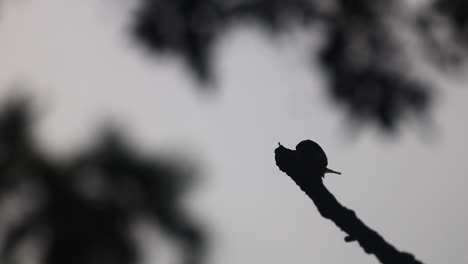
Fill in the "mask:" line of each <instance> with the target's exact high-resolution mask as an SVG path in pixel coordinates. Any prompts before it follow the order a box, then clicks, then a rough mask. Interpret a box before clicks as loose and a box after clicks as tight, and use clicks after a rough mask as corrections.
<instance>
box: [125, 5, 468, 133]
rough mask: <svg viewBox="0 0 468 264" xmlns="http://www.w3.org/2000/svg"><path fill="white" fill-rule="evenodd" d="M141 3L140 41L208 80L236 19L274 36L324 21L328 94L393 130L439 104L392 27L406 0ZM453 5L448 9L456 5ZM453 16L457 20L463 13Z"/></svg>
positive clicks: (323, 59)
mask: <svg viewBox="0 0 468 264" xmlns="http://www.w3.org/2000/svg"><path fill="white" fill-rule="evenodd" d="M141 1H142V4H141V8H140V12H138V13H137V16H136V18H135V27H134V34H135V36H136V37H137V39H138V40H140V41H141V42H142V43H143V44H144V45H145V46H146V47H150V48H151V49H152V50H155V51H159V52H168V53H172V54H174V53H175V54H180V55H182V56H183V57H185V58H186V60H187V61H188V62H189V64H190V65H191V66H192V68H193V69H194V71H195V72H196V73H197V75H198V76H199V77H200V80H210V79H211V78H210V76H211V75H212V73H211V70H210V68H211V66H210V64H211V59H210V58H211V52H210V51H211V48H212V46H213V45H214V43H215V40H216V39H219V38H220V37H221V35H222V34H223V32H224V31H226V29H228V28H229V27H230V25H232V24H235V23H238V22H242V21H252V22H253V23H258V24H260V25H263V26H264V28H265V29H267V30H268V31H270V32H271V33H272V34H280V33H282V32H284V31H286V30H288V29H289V28H291V27H292V26H299V25H302V26H312V25H314V24H321V25H324V26H325V28H326V29H327V33H326V34H324V35H323V37H324V38H325V39H326V41H325V42H326V44H325V46H324V47H323V49H322V50H321V55H320V56H319V58H320V63H321V65H322V66H323V67H324V69H325V70H326V71H325V72H326V73H327V75H328V77H329V79H330V82H329V83H330V85H329V89H328V90H329V93H328V94H329V95H330V96H331V97H332V98H334V99H335V101H336V102H338V103H340V104H341V105H343V106H344V109H345V110H346V112H348V113H350V114H351V116H352V117H354V118H357V119H360V120H364V121H370V122H374V123H377V124H379V126H380V127H383V128H384V131H389V132H392V131H395V130H396V129H397V128H398V125H399V123H401V122H400V121H402V120H404V119H405V118H406V117H407V116H408V115H411V114H417V115H421V114H425V113H427V110H428V108H429V106H430V105H431V101H432V100H431V93H430V92H429V89H427V88H428V87H429V86H430V85H429V82H428V81H425V80H421V79H419V78H416V77H415V76H414V75H412V74H411V72H412V68H411V66H410V64H411V63H410V62H409V60H408V56H407V54H406V53H405V50H406V49H405V44H404V43H403V42H402V40H401V38H400V37H399V36H398V34H396V33H395V28H393V27H392V23H391V22H392V21H398V20H399V19H401V18H400V17H399V13H400V11H401V9H402V4H403V3H404V1H399V0H392V1H383V0H377V1H375V0H374V1H372V0H352V1H349V0H336V1H328V0H282V1H281V0H231V1H216V0H177V1H169V0H141ZM442 2H444V3H445V2H447V1H442ZM449 2H450V1H449ZM455 2H457V3H461V2H463V1H455ZM452 5H453V4H452ZM452 5H450V4H448V6H450V7H444V8H442V7H441V8H440V9H441V10H453V9H456V8H452V7H451V6H452ZM460 5H461V4H458V6H457V7H460ZM456 10H459V9H456ZM463 10H466V9H463ZM460 13H461V12H460ZM449 14H450V15H451V17H457V21H458V20H460V19H458V17H459V16H462V15H457V16H455V15H453V12H452V11H450V12H449ZM463 14H464V13H463ZM415 21H416V20H415ZM414 23H417V22H414ZM311 53H312V52H311Z"/></svg>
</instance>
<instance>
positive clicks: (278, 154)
mask: <svg viewBox="0 0 468 264" xmlns="http://www.w3.org/2000/svg"><path fill="white" fill-rule="evenodd" d="M278 145H279V147H278V148H277V149H276V150H275V159H276V164H277V165H278V167H279V168H280V170H282V171H284V172H286V173H287V174H295V175H297V174H307V175H312V176H313V177H316V178H323V177H324V176H325V174H326V173H334V174H339V175H341V172H337V171H334V170H332V169H329V168H328V167H327V166H328V159H327V155H326V154H325V152H324V151H323V149H322V148H321V147H320V145H319V144H317V143H316V142H314V141H312V140H309V139H308V140H303V141H301V142H300V143H299V144H297V146H296V150H290V149H287V148H285V147H284V146H283V145H281V143H279V142H278Z"/></svg>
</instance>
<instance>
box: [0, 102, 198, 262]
mask: <svg viewBox="0 0 468 264" xmlns="http://www.w3.org/2000/svg"><path fill="white" fill-rule="evenodd" d="M29 105H30V104H29V103H28V101H27V100H25V99H20V98H17V99H15V100H12V101H10V102H9V103H8V104H7V105H6V107H5V108H4V109H3V111H2V112H1V113H0V150H1V152H0V154H1V156H0V204H5V203H6V202H8V197H14V195H19V196H21V195H25V193H24V192H22V191H21V190H24V189H25V188H26V189H27V190H28V191H27V192H26V197H25V201H26V202H25V203H20V204H18V205H16V206H15V211H18V212H22V213H21V214H20V215H21V217H19V219H17V220H16V221H14V223H12V224H11V225H8V228H6V229H4V230H3V231H4V233H5V234H1V237H3V238H4V241H3V243H1V242H0V245H2V247H1V251H0V253H1V255H0V263H10V262H9V261H12V260H13V259H15V254H17V252H19V249H21V246H22V245H24V244H25V243H26V242H27V241H28V239H33V238H35V239H40V241H42V242H43V243H42V242H41V244H44V245H45V246H41V247H40V248H41V249H42V250H41V252H40V255H41V256H42V257H43V263H47V264H63V263H69V264H98V263H99V264H105V263H112V264H119V263H121V264H132V263H138V260H139V256H140V253H141V251H140V250H139V248H138V247H137V245H138V243H137V242H138V241H137V239H138V237H136V236H135V234H134V232H133V233H132V228H133V227H134V225H135V224H136V223H137V222H138V221H139V220H145V221H146V220H149V221H150V222H151V223H152V224H153V227H154V228H159V229H161V230H162V231H163V233H166V234H167V237H169V238H170V239H173V240H174V241H176V242H177V244H178V245H180V258H181V259H182V262H181V263H187V264H197V263H202V258H203V251H204V245H205V239H204V232H203V231H202V229H200V227H199V225H198V224H197V223H195V221H193V220H192V219H191V217H190V215H189V214H188V213H187V212H186V211H185V209H183V207H182V200H181V198H182V197H183V194H184V193H185V192H186V191H187V187H189V186H190V182H192V181H193V180H194V177H193V175H192V174H193V173H192V172H191V171H190V170H189V169H181V168H182V167H184V166H182V165H183V164H180V163H178V162H175V161H174V162H170V161H168V160H163V159H155V158H152V157H146V156H144V155H142V154H140V153H138V152H137V151H135V150H134V149H132V148H131V147H130V146H129V144H128V143H127V142H126V141H125V140H124V139H123V138H122V137H121V136H120V135H119V134H118V133H117V132H116V131H115V130H108V132H106V133H104V134H103V136H102V139H101V140H100V141H99V142H97V144H96V145H95V148H94V149H91V150H89V151H86V152H82V153H78V154H76V155H74V156H73V157H72V158H71V159H70V160H66V161H65V160H62V161H57V160H53V159H50V158H49V157H47V155H45V154H44V153H42V152H41V151H40V149H39V148H38V147H37V145H36V144H35V142H34V140H33V133H32V132H33V130H32V125H33V121H34V118H33V116H32V115H31V113H32V111H30V110H31V109H30V107H29ZM21 207H24V208H21ZM0 208H3V209H4V207H0ZM27 208H29V209H27ZM8 213H9V211H8V210H3V211H0V215H2V216H3V217H5V216H8ZM10 213H11V212H10ZM2 228H5V225H3V226H2Z"/></svg>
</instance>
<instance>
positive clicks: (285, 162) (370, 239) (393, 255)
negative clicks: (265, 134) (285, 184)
mask: <svg viewBox="0 0 468 264" xmlns="http://www.w3.org/2000/svg"><path fill="white" fill-rule="evenodd" d="M299 154H300V153H297V151H294V150H290V149H287V148H285V147H283V146H281V145H280V146H279V147H278V148H276V150H275V159H276V164H277V165H278V167H279V168H280V170H281V171H283V172H285V173H286V174H288V176H290V178H291V179H292V180H293V181H294V182H295V183H296V184H297V185H298V186H299V187H300V188H301V189H302V191H304V193H305V194H306V195H307V196H309V198H310V199H312V201H313V202H314V204H315V206H316V207H317V209H318V211H319V213H320V214H321V215H322V217H324V218H326V219H329V220H331V221H333V222H334V223H335V224H336V226H338V227H339V228H340V229H341V230H342V231H343V232H345V233H346V234H347V235H348V236H347V237H346V238H345V241H346V242H351V241H357V242H358V243H359V245H360V246H361V247H362V249H363V250H364V251H365V252H366V253H367V254H373V255H375V256H376V257H377V259H378V260H379V261H380V262H381V263H383V264H396V263H398V264H422V262H421V261H419V260H417V259H416V258H415V257H414V256H413V255H412V254H410V253H406V252H402V251H398V250H397V249H396V248H395V247H394V246H392V245H391V244H389V243H388V242H387V241H385V239H384V238H383V237H382V236H380V235H379V234H378V233H377V232H376V231H374V230H372V229H371V228H369V227H368V226H366V225H365V224H364V223H363V222H362V221H361V220H360V219H359V218H358V217H357V216H356V213H355V212H354V211H353V210H350V209H348V208H346V207H344V206H343V205H341V204H340V203H339V202H338V200H336V198H335V197H334V196H333V194H332V193H330V191H328V189H327V188H326V187H325V185H324V184H323V181H322V177H316V175H314V174H315V172H314V171H310V168H311V167H310V165H309V166H306V164H302V163H303V161H304V159H301V158H299V159H298V158H297V156H298V155H299ZM322 175H323V174H322Z"/></svg>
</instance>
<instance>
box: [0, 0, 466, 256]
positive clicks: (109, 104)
mask: <svg viewBox="0 0 468 264" xmlns="http://www.w3.org/2000/svg"><path fill="white" fill-rule="evenodd" d="M132 8H133V7H132V6H131V5H129V4H128V3H124V1H111V0H100V1H98V0H81V1H74V0H21V1H10V2H6V3H5V6H4V7H3V8H2V9H1V10H0V12H1V19H0V92H1V94H0V96H1V97H0V98H5V96H6V95H7V94H8V93H11V89H8V87H11V85H10V84H12V83H15V82H18V81H21V82H22V83H24V84H26V85H27V86H28V87H29V88H28V91H31V93H33V94H34V95H37V96H38V97H37V103H38V105H39V106H40V109H41V111H42V112H41V115H42V119H41V123H40V124H39V133H38V137H39V138H40V140H41V141H42V142H43V144H44V145H45V146H47V147H48V148H49V149H50V150H51V151H52V152H53V153H56V154H57V155H58V154H61V153H67V152H68V151H70V150H73V149H75V148H76V147H80V146H82V145H83V144H84V145H86V144H91V143H90V140H91V139H92V136H93V135H95V134H96V132H97V131H98V128H99V124H100V121H102V120H106V119H107V118H112V119H115V120H117V121H118V122H119V123H120V124H122V126H124V127H125V129H126V131H127V132H128V134H129V136H131V137H132V138H133V139H134V140H135V141H136V142H138V143H140V144H141V147H142V148H144V149H146V150H148V151H155V152H157V151H158V150H160V149H162V150H170V149H171V148H175V149H178V150H181V149H185V148H187V149H186V151H188V152H189V153H192V154H194V155H196V157H197V158H196V159H197V160H200V161H202V163H203V168H204V172H205V173H204V181H203V182H202V184H201V185H200V186H198V188H197V189H196V190H195V191H194V192H193V193H192V194H191V196H190V197H189V198H190V201H189V202H190V204H191V205H192V209H191V210H193V211H194V212H196V213H197V214H198V215H199V217H200V218H201V219H203V221H205V222H206V224H207V225H210V226H212V227H213V229H212V234H211V235H212V238H213V241H212V248H211V252H210V263H213V264H214V263H221V262H222V263H223V264H238V263H265V264H266V263H268V264H277V263H278V264H279V263H281V264H283V263H295V264H306V263H307V264H310V263H323V264H327V263H329V264H335V263H336V264H338V263H362V264H367V263H369V264H371V263H377V260H376V259H375V258H374V257H371V256H367V255H365V254H364V253H363V252H362V250H361V249H360V248H359V247H358V246H357V244H355V243H349V244H346V243H344V242H343V239H344V234H343V233H341V232H340V231H339V230H338V229H337V228H336V227H335V226H334V224H333V223H331V222H329V221H327V220H325V219H323V218H322V217H320V215H319V213H318V212H317V210H316V208H315V206H314V205H313V204H312V203H311V201H310V200H308V199H307V198H306V196H305V195H303V193H301V192H300V191H299V189H298V188H297V186H295V185H294V184H293V183H292V181H291V180H290V179H289V178H288V177H286V176H285V175H284V174H283V173H281V172H280V171H279V170H278V169H277V167H276V166H275V163H274V158H273V150H274V148H275V147H276V146H277V142H278V141H280V142H281V143H283V144H284V145H285V146H288V147H294V146H295V145H296V144H297V143H298V142H299V141H301V140H303V139H306V138H310V139H313V140H315V141H317V142H319V143H320V144H321V145H322V147H323V148H324V149H325V151H326V152H327V154H328V156H329V161H330V167H332V168H333V169H335V170H339V171H341V172H343V175H342V176H335V175H331V176H329V177H327V180H326V184H327V186H328V187H329V188H330V189H331V190H332V192H333V193H334V194H335V195H336V196H337V198H338V199H339V200H340V201H341V202H342V203H343V204H344V205H345V206H347V207H349V208H351V209H354V210H355V211H356V212H357V214H358V216H359V217H360V218H361V219H362V220H363V221H364V222H366V223H367V224H368V225H369V226H370V227H372V228H374V229H375V230H377V231H378V232H380V234H382V235H383V236H384V237H385V238H386V239H387V240H389V241H390V242H391V243H393V244H394V245H395V246H397V247H398V248H399V249H401V250H406V251H409V252H412V253H414V254H415V255H416V256H417V257H418V258H419V259H421V260H423V261H424V262H426V263H468V253H467V252H466V250H467V248H466V245H468V212H467V202H468V192H467V188H468V181H467V179H466V171H468V162H467V158H466V157H467V156H468V141H467V140H466V139H465V137H466V135H468V126H467V119H466V117H465V116H464V113H466V111H467V110H468V104H467V103H466V102H467V99H468V90H467V89H465V88H464V86H463V85H461V84H460V83H455V82H448V81H442V82H441V83H442V84H443V87H442V88H441V89H440V90H438V91H437V92H438V93H439V94H440V96H439V97H438V98H437V99H438V101H437V104H436V107H435V108H434V111H433V119H434V124H435V128H436V129H435V130H434V132H435V133H434V135H433V136H428V134H427V133H425V132H424V131H422V128H421V127H419V126H417V125H410V126H406V127H404V129H403V130H402V133H401V135H399V136H398V137H395V138H390V137H385V136H383V135H382V134H381V133H379V131H378V130H373V129H367V130H363V132H362V133H360V134H359V135H358V136H356V137H352V136H347V135H346V132H349V130H346V129H348V128H347V127H346V120H345V116H344V115H343V113H342V112H341V111H340V110H339V109H337V108H336V107H334V106H333V105H332V104H331V103H330V102H329V100H328V99H327V98H325V97H324V89H323V85H324V80H323V77H322V76H321V75H320V73H319V72H318V71H315V70H313V69H311V68H310V67H309V65H308V57H307V56H303V54H305V53H304V52H306V50H307V49H306V47H307V45H306V44H307V43H308V40H307V39H305V38H304V37H301V36H300V34H299V33H297V34H293V35H291V37H292V39H293V40H290V38H286V37H285V38H282V39H279V40H278V41H277V42H274V43H272V42H271V39H269V38H268V36H266V35H265V34H263V33H262V32H261V31H260V30H258V29H255V28H250V29H247V28H245V27H244V28H243V27H239V28H237V29H234V30H232V31H231V32H229V33H228V34H227V36H225V37H224V38H223V39H222V40H221V41H220V42H219V45H218V46H217V50H216V52H217V53H218V54H219V55H221V54H222V56H217V59H216V61H215V66H216V71H217V72H216V75H217V77H218V88H219V89H218V90H219V91H218V93H216V94H214V95H203V94H202V93H199V91H198V90H197V89H196V83H195V82H193V80H192V79H190V78H191V77H190V76H191V75H190V72H189V70H188V69H187V68H185V66H184V64H183V62H182V61H181V60H180V59H177V58H173V57H159V56H155V55H150V54H149V53H148V52H145V51H143V50H141V49H136V48H135V43H133V42H132V41H131V39H130V38H129V37H128V35H127V32H126V26H127V25H128V23H129V21H130V12H131V11H132V10H133V9H132ZM110 95H111V96H110ZM153 249H154V250H156V246H154V248H152V250H153ZM148 254H149V255H151V254H158V252H156V251H154V252H153V253H151V252H150V253H148Z"/></svg>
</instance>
